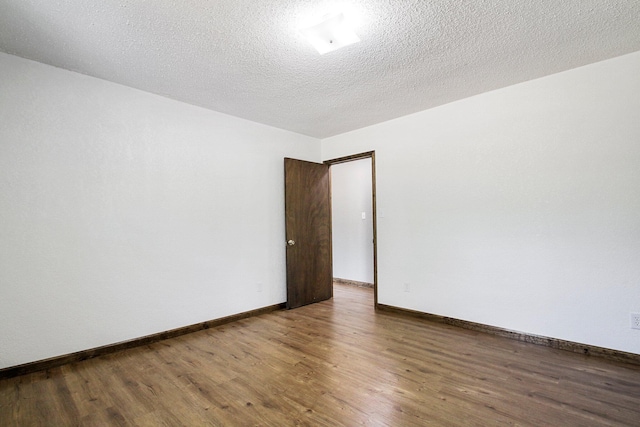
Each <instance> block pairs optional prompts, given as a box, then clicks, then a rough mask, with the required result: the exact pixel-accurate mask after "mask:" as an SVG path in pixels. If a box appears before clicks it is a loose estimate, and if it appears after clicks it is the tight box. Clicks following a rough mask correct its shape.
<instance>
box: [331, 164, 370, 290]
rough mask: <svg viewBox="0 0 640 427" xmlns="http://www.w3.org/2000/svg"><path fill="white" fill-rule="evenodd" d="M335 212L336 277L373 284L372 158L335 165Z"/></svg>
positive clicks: (333, 208) (333, 194) (332, 170)
mask: <svg viewBox="0 0 640 427" xmlns="http://www.w3.org/2000/svg"><path fill="white" fill-rule="evenodd" d="M331 210H332V224H331V225H332V234H333V277H337V278H340V279H348V280H357V281H359V282H365V283H373V217H372V204H371V159H361V160H355V161H352V162H347V163H339V164H336V165H333V166H331ZM363 213H364V216H365V218H364V219H363V218H362V214H363Z"/></svg>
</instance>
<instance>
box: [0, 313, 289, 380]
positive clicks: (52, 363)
mask: <svg viewBox="0 0 640 427" xmlns="http://www.w3.org/2000/svg"><path fill="white" fill-rule="evenodd" d="M284 306H285V305H284V303H282V304H274V305H270V306H267V307H262V308H258V309H255V310H251V311H245V312H243V313H238V314H233V315H231V316H226V317H221V318H219V319H214V320H208V321H206V322H202V323H196V324H193V325H189V326H183V327H181V328H176V329H171V330H168V331H163V332H159V333H157V334H152V335H146V336H144V337H140V338H134V339H132V340H128V341H121V342H118V343H115V344H109V345H105V346H102V347H96V348H91V349H88V350H82V351H78V352H75V353H70V354H65V355H62V356H55V357H51V358H49V359H43V360H37V361H35V362H29V363H25V364H22V365H16V366H9V367H8V368H2V369H0V379H6V378H13V377H17V376H20V375H26V374H31V373H34V372H39V371H44V370H47V369H52V368H57V367H59V366H62V365H67V364H69V363H73V362H80V361H83V360H87V359H92V358H94V357H99V356H104V355H106V354H111V353H116V352H118V351H122V350H127V349H130V348H134V347H140V346H144V345H149V344H153V343H155V342H158V341H162V340H166V339H169V338H175V337H179V336H181V335H186V334H190V333H192V332H197V331H201V330H204V329H209V328H213V327H216V326H220V325H224V324H226V323H231V322H235V321H238V320H242V319H246V318H249V317H254V316H259V315H261V314H266V313H271V312H272V311H276V310H281V309H283V308H284Z"/></svg>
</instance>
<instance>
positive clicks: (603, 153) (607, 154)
mask: <svg viewBox="0 0 640 427" xmlns="http://www.w3.org/2000/svg"><path fill="white" fill-rule="evenodd" d="M370 150H375V151H376V181H377V207H378V214H379V217H378V285H379V287H378V297H379V302H380V303H383V304H389V305H394V306H399V307H404V308H408V309H413V310H419V311H423V312H429V313H434V314H439V315H444V316H450V317H455V318H460V319H465V320H469V321H474V322H479V323H484V324H488V325H494V326H498V327H502V328H507V329H512V330H517V331H524V332H527V333H532V334H539V335H544V336H550V337H555V338H560V339H565V340H571V341H576V342H581V343H586V344H590V345H595V346H602V347H607V348H612V349H618V350H622V351H628V352H633V353H640V330H632V329H630V320H629V313H630V312H640V52H637V53H633V54H630V55H626V56H622V57H618V58H614V59H611V60H608V61H604V62H600V63H596V64H592V65H589V66H586V67H582V68H578V69H575V70H571V71H567V72H564V73H560V74H556V75H553V76H549V77H545V78H541V79H538V80H534V81H530V82H526V83H522V84H519V85H516V86H512V87H509V88H505V89H502V90H497V91H494V92H490V93H486V94H482V95H479V96H475V97H472V98H469V99H465V100H462V101H459V102H455V103H452V104H448V105H445V106H442V107H439V108H435V109H432V110H428V111H424V112H421V113H417V114H413V115H410V116H406V117H402V118H399V119H396V120H392V121H389V122H385V123H382V124H379V125H375V126H371V127H368V128H364V129H361V130H357V131H354V132H350V133H346V134H342V135H339V136H336V137H333V138H329V139H326V140H323V142H322V156H323V158H324V159H330V158H336V157H341V156H345V155H349V154H353V153H359V152H364V151H370ZM404 283H409V292H404Z"/></svg>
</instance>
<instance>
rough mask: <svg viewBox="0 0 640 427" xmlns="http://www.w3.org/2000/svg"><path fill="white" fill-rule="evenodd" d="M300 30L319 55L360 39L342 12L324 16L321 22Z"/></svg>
mask: <svg viewBox="0 0 640 427" xmlns="http://www.w3.org/2000/svg"><path fill="white" fill-rule="evenodd" d="M300 32H301V33H302V35H304V36H305V37H306V38H307V40H308V41H309V43H311V44H312V45H313V47H315V48H316V50H317V51H318V52H319V53H320V55H324V54H325V53H327V52H332V51H334V50H337V49H340V48H341V47H345V46H348V45H350V44H353V43H357V42H359V41H360V39H359V38H358V36H357V35H356V33H355V32H354V31H353V28H351V27H350V26H349V25H348V24H347V22H346V21H345V19H344V15H343V14H342V13H339V14H336V15H330V16H325V18H324V21H322V22H321V23H319V24H317V25H314V26H312V27H309V28H304V29H301V30H300Z"/></svg>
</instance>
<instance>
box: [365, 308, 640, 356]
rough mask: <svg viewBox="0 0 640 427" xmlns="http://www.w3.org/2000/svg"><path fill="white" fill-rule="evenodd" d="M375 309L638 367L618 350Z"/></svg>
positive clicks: (404, 310)
mask: <svg viewBox="0 0 640 427" xmlns="http://www.w3.org/2000/svg"><path fill="white" fill-rule="evenodd" d="M376 308H377V309H378V310H381V311H386V312H389V313H397V314H402V315H407V316H411V317H417V318H420V319H424V320H427V321H430V322H437V323H444V324H447V325H451V326H456V327H459V328H464V329H469V330H472V331H478V332H483V333H487V334H491V335H497V336H499V337H504V338H509V339H513V340H517V341H522V342H527V343H531V344H537V345H543V346H545V347H551V348H555V349H559V350H565V351H570V352H573V353H580V354H584V355H587V356H594V357H601V358H604V359H608V360H612V361H616V362H622V363H630V364H634V365H640V354H635V353H628V352H624V351H619V350H612V349H609V348H604V347H597V346H593V345H588V344H581V343H577V342H573V341H566V340H561V339H558V338H550V337H545V336H541V335H533V334H527V333H524V332H519V331H512V330H509V329H503V328H499V327H496V326H489V325H484V324H482V323H475V322H468V321H466V320H460V319H455V318H453V317H445V316H439V315H437V314H430V313H424V312H421V311H416V310H410V309H407V308H401V307H395V306H392V305H386V304H378V305H377V306H376Z"/></svg>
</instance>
